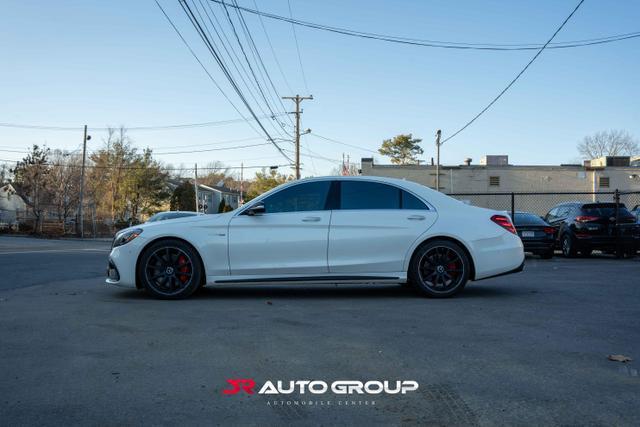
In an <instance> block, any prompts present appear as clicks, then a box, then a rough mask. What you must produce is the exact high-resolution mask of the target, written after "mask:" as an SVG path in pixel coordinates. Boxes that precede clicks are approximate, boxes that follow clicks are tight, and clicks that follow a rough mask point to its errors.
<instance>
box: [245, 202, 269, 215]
mask: <svg viewBox="0 0 640 427" xmlns="http://www.w3.org/2000/svg"><path fill="white" fill-rule="evenodd" d="M265 212H266V210H265V208H264V203H262V202H258V203H256V204H255V205H253V206H251V207H250V208H249V209H247V210H246V211H245V213H246V214H247V215H249V216H254V215H260V214H263V213H265Z"/></svg>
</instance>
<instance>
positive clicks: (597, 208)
mask: <svg viewBox="0 0 640 427" xmlns="http://www.w3.org/2000/svg"><path fill="white" fill-rule="evenodd" d="M582 212H583V213H584V214H585V215H591V216H607V217H609V216H614V215H615V214H616V204H615V203H591V204H588V205H583V206H582ZM618 215H621V216H629V215H631V213H630V212H629V211H628V210H627V208H626V206H625V205H624V204H623V203H620V204H619V205H618Z"/></svg>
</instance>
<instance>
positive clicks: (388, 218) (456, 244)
mask: <svg viewBox="0 0 640 427" xmlns="http://www.w3.org/2000/svg"><path fill="white" fill-rule="evenodd" d="M523 266H524V253H523V247H522V242H521V240H520V238H519V237H518V236H517V235H516V230H515V228H514V226H513V224H512V222H511V219H510V218H509V216H508V215H507V214H506V213H504V212H497V211H491V210H488V209H483V208H478V207H474V206H469V205H466V204H464V203H462V202H459V201H457V200H455V199H453V198H451V197H448V196H446V195H444V194H442V193H440V192H437V191H434V190H431V189H429V188H427V187H425V186H422V185H420V184H416V183H414V182H410V181H404V180H398V179H392V178H381V177H324V178H311V179H304V180H300V181H293V182H289V183H286V184H283V185H281V186H279V187H277V188H274V189H273V190H271V191H269V192H267V193H265V194H263V195H261V196H259V197H257V198H256V199H254V200H252V201H250V202H249V203H247V204H246V205H244V206H243V207H241V208H239V209H236V210H235V211H232V212H227V213H222V214H218V215H204V216H195V217H188V218H179V219H174V220H171V221H161V222H154V223H149V224H143V225H140V226H136V227H132V228H128V229H125V230H123V231H121V232H119V233H118V234H117V235H116V237H115V238H114V241H113V248H112V250H111V253H110V255H109V268H108V273H107V274H108V277H107V283H110V284H114V285H120V286H128V287H133V288H138V289H144V290H146V291H147V292H148V293H150V294H151V295H153V296H155V297H158V298H165V299H178V298H185V297H188V296H190V295H191V294H193V293H194V292H195V291H196V290H198V288H200V287H201V286H204V285H215V284H233V285H240V284H257V283H261V284H262V283H264V284H268V283H271V284H273V283H290V284H296V283H297V284H308V283H358V282H359V283H374V282H375V283H379V282H387V283H388V282H391V283H403V284H408V285H411V286H413V287H415V288H416V289H417V290H419V291H420V292H422V293H423V294H424V295H427V296H431V297H448V296H452V295H454V294H456V293H458V292H460V291H461V290H462V289H463V288H464V286H465V284H466V283H467V281H469V280H480V279H486V278H489V277H493V276H498V275H503V274H507V273H513V272H517V271H521V270H522V268H523Z"/></svg>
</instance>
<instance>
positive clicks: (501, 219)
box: [491, 215, 516, 234]
mask: <svg viewBox="0 0 640 427" xmlns="http://www.w3.org/2000/svg"><path fill="white" fill-rule="evenodd" d="M491 221H493V222H495V223H496V224H498V225H499V226H500V227H502V228H504V229H505V230H507V231H509V232H511V233H513V234H516V228H515V227H514V226H513V224H512V223H511V220H510V219H509V217H508V216H504V215H494V216H492V217H491Z"/></svg>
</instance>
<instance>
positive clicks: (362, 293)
mask: <svg viewBox="0 0 640 427" xmlns="http://www.w3.org/2000/svg"><path fill="white" fill-rule="evenodd" d="M529 293H530V290H528V289H522V288H516V287H514V286H512V285H510V284H505V285H497V286H487V285H484V284H483V285H474V284H470V285H469V286H467V287H466V288H465V289H464V290H463V291H462V292H461V293H460V294H458V295H456V296H455V297H453V298H449V299H451V300H455V299H458V298H464V299H467V298H488V297H489V298H492V297H513V296H522V295H526V294H529ZM114 297H116V298H121V299H132V300H134V299H135V300H141V299H149V300H152V297H151V296H149V295H148V294H146V293H145V292H143V291H136V290H120V291H118V292H117V293H116V294H114ZM252 298H256V299H260V298H268V299H277V298H285V299H287V298H296V299H297V298H310V299H313V298H339V299H344V298H396V299H425V300H430V299H431V300H432V298H425V297H424V296H422V295H421V294H420V293H418V292H416V291H414V290H413V289H411V288H408V287H404V286H400V285H375V284H370V285H331V286H327V285H289V286H282V285H246V286H207V287H204V288H202V289H200V290H199V291H198V292H197V293H196V294H194V295H193V296H192V297H191V298H189V300H203V299H252Z"/></svg>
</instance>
